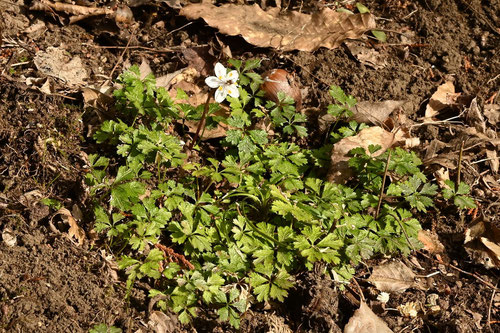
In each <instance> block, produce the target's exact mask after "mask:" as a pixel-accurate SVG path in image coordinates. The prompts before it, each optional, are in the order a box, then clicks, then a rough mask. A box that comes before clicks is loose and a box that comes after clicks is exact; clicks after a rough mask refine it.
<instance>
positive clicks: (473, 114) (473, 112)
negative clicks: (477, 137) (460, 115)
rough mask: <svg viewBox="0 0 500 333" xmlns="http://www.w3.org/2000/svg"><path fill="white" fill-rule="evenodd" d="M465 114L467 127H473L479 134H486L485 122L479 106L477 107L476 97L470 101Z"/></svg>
mask: <svg viewBox="0 0 500 333" xmlns="http://www.w3.org/2000/svg"><path fill="white" fill-rule="evenodd" d="M466 112H467V113H466V119H467V123H468V124H469V126H473V127H475V128H476V129H477V130H478V132H480V133H486V121H485V120H484V116H483V113H482V112H481V110H480V109H479V105H477V97H476V98H474V99H473V100H472V101H471V103H470V106H469V107H468V108H467V110H466Z"/></svg>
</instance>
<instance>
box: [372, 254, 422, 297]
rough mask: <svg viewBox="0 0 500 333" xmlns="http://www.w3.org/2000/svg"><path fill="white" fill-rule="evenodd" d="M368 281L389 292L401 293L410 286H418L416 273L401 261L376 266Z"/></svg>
mask: <svg viewBox="0 0 500 333" xmlns="http://www.w3.org/2000/svg"><path fill="white" fill-rule="evenodd" d="M368 281H369V282H370V283H372V284H374V285H375V287H377V289H378V290H380V291H385V292H388V293H392V292H397V293H401V292H404V291H405V290H406V289H408V288H412V287H416V286H417V284H416V283H415V273H413V271H412V270H411V269H410V268H408V266H406V265H405V264H403V263H402V262H400V261H393V262H390V263H387V264H384V265H380V266H377V267H374V268H373V273H372V275H371V276H370V278H369V279H368Z"/></svg>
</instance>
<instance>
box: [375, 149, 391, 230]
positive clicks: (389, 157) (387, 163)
mask: <svg viewBox="0 0 500 333" xmlns="http://www.w3.org/2000/svg"><path fill="white" fill-rule="evenodd" d="M391 154H392V150H390V149H389V155H387V161H386V164H385V170H384V176H383V178H382V186H381V187H380V195H379V198H378V205H377V211H376V213H375V220H377V219H378V214H379V213H380V206H382V199H383V197H384V188H385V179H386V177H387V171H388V170H389V162H390V161H391Z"/></svg>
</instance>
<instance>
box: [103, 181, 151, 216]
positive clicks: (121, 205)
mask: <svg viewBox="0 0 500 333" xmlns="http://www.w3.org/2000/svg"><path fill="white" fill-rule="evenodd" d="M145 191H146V187H145V186H144V184H142V183H139V182H136V181H133V182H129V183H124V184H120V185H117V186H114V187H113V189H112V190H111V199H110V204H111V205H112V206H114V207H116V208H118V209H120V210H122V211H125V210H129V209H131V208H132V206H133V205H134V204H136V203H137V202H139V197H140V196H141V195H143V194H144V192H145Z"/></svg>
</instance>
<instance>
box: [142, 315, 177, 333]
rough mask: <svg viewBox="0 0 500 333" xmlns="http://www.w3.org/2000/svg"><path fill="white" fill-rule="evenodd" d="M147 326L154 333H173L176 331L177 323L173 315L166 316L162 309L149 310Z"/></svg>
mask: <svg viewBox="0 0 500 333" xmlns="http://www.w3.org/2000/svg"><path fill="white" fill-rule="evenodd" d="M148 326H149V328H150V329H151V330H152V331H153V332H154V333H174V332H178V326H179V323H178V320H177V318H176V317H175V316H168V315H167V314H166V313H165V312H162V311H151V314H150V315H149V321H148Z"/></svg>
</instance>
